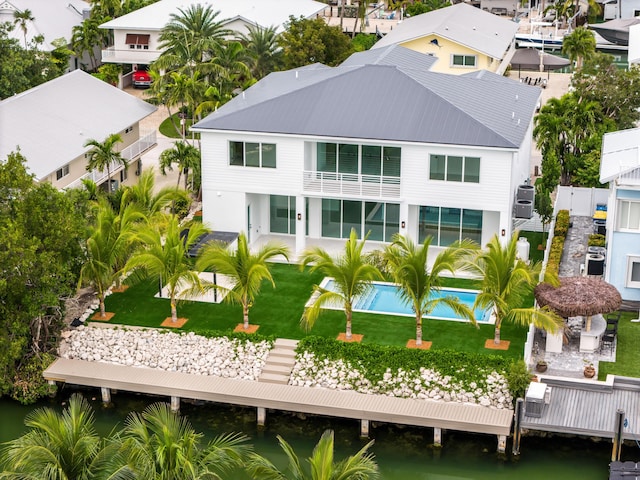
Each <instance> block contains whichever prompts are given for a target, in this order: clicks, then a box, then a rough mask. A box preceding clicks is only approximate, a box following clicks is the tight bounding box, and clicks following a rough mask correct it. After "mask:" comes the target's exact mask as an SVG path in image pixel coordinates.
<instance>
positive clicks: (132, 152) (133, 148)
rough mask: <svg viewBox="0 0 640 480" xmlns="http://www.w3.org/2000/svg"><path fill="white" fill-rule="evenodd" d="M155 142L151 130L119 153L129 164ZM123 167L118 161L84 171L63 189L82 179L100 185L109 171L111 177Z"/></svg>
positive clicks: (79, 183) (76, 183)
mask: <svg viewBox="0 0 640 480" xmlns="http://www.w3.org/2000/svg"><path fill="white" fill-rule="evenodd" d="M156 143H157V142H156V132H155V131H153V132H151V133H148V134H146V135H145V136H143V137H142V138H140V139H139V140H137V141H136V142H134V143H132V144H131V145H129V146H128V147H126V148H124V149H123V150H122V151H121V152H120V154H121V155H122V158H124V159H125V160H127V163H128V164H131V163H132V162H133V161H134V160H136V159H138V157H140V155H142V154H143V153H144V152H146V151H147V150H149V149H150V148H151V147H153V146H154V145H155V144H156ZM123 168H124V167H123V166H122V165H121V164H120V163H118V162H113V163H111V165H110V166H109V169H106V168H105V169H104V170H96V169H94V170H91V171H90V172H87V173H85V174H84V175H83V176H82V177H80V178H78V179H77V180H75V181H73V182H72V183H70V184H69V185H67V186H66V187H65V189H69V188H78V187H81V186H82V180H85V179H87V180H91V181H92V182H94V183H96V184H97V185H100V184H102V183H103V182H104V181H105V180H107V178H108V176H109V173H110V174H111V178H114V175H115V174H117V173H118V172H120V171H121V170H122V169H123Z"/></svg>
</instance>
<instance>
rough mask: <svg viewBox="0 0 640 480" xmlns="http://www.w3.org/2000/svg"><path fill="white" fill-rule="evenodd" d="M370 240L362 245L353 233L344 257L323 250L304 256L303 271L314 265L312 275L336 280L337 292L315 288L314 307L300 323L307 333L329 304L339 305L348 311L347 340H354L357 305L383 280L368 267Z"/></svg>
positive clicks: (379, 274) (314, 249)
mask: <svg viewBox="0 0 640 480" xmlns="http://www.w3.org/2000/svg"><path fill="white" fill-rule="evenodd" d="M365 241H366V238H365V239H364V240H363V241H362V242H358V235H357V234H356V231H355V230H354V229H352V230H351V234H350V235H349V239H348V240H347V242H346V243H345V246H344V254H343V255H341V256H338V257H332V256H331V255H330V254H329V253H327V252H326V251H325V250H323V249H322V248H320V247H315V248H311V249H309V250H307V251H305V252H303V254H302V260H301V263H300V268H301V269H304V268H305V267H306V266H307V265H309V264H311V271H312V272H314V271H316V270H320V271H321V272H322V273H324V274H325V275H326V276H329V277H333V279H334V281H335V288H336V291H332V290H327V289H326V288H322V287H320V286H319V285H314V292H315V293H317V297H316V298H315V300H314V302H313V304H312V305H311V306H309V307H307V308H305V311H304V313H303V314H302V319H301V321H300V323H301V325H302V326H303V328H305V329H311V328H312V327H313V325H314V323H315V322H316V320H317V319H318V316H319V315H320V313H321V311H322V308H323V307H324V306H326V305H328V304H335V303H339V304H342V306H343V308H344V314H345V316H346V320H347V325H346V338H347V340H351V320H352V318H353V302H354V301H355V300H356V298H357V297H359V296H362V295H364V294H365V293H366V292H367V291H368V290H369V289H370V288H371V282H372V281H374V280H382V274H381V273H380V271H379V270H378V269H377V268H376V267H375V266H373V265H371V264H369V263H367V261H366V259H365V256H364V255H363V254H362V249H363V248H364V244H365Z"/></svg>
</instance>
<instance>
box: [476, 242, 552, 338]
mask: <svg viewBox="0 0 640 480" xmlns="http://www.w3.org/2000/svg"><path fill="white" fill-rule="evenodd" d="M517 241H518V232H515V233H514V234H513V235H512V237H511V240H510V241H509V242H508V243H507V244H506V245H502V244H501V243H500V239H499V238H498V236H497V235H495V236H494V237H493V238H492V239H491V240H490V241H489V243H488V244H487V248H486V249H485V250H480V251H479V252H478V253H476V254H475V255H474V256H473V257H472V258H471V259H470V260H468V261H466V263H465V267H466V269H467V270H468V271H470V272H471V273H472V274H474V275H476V276H478V277H479V278H480V281H481V287H480V293H479V294H478V296H477V297H476V301H475V303H474V305H473V308H474V310H475V309H476V308H480V309H482V310H485V309H487V308H491V309H492V311H493V314H494V315H495V332H494V339H493V341H494V343H495V344H496V345H500V327H501V326H502V322H505V321H507V322H511V323H515V324H519V325H529V324H532V323H533V324H534V325H535V326H536V327H537V328H543V329H545V330H547V331H549V332H556V331H557V330H558V328H559V325H560V324H561V322H562V319H561V318H559V317H558V316H557V315H556V314H555V313H553V312H552V311H551V310H549V309H548V308H542V309H540V308H536V307H535V306H534V307H523V304H524V302H525V301H526V299H527V297H528V296H529V295H531V294H532V292H533V288H534V287H535V286H536V284H537V283H538V280H539V276H540V271H541V269H542V264H541V263H540V262H537V263H534V264H532V265H528V264H526V263H525V262H524V261H523V260H522V259H520V258H518V257H517V248H516V244H517ZM544 281H545V282H549V283H552V284H555V285H557V284H558V279H557V278H556V277H555V275H552V274H549V273H545V279H544Z"/></svg>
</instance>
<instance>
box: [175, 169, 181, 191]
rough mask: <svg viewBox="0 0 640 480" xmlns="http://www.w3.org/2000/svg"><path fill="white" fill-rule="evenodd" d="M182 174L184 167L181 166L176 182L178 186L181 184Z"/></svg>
mask: <svg viewBox="0 0 640 480" xmlns="http://www.w3.org/2000/svg"><path fill="white" fill-rule="evenodd" d="M181 176H182V169H181V168H180V169H179V170H178V183H176V187H179V186H180V177H181Z"/></svg>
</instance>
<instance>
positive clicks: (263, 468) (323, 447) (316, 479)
mask: <svg viewBox="0 0 640 480" xmlns="http://www.w3.org/2000/svg"><path fill="white" fill-rule="evenodd" d="M277 438H278V443H279V444H280V448H282V450H283V451H284V453H285V455H286V457H287V459H288V461H289V465H288V471H289V472H290V475H286V474H285V473H283V472H281V471H280V470H278V468H276V466H275V465H273V464H272V463H271V462H270V461H269V460H267V459H265V458H263V457H261V456H259V455H256V454H254V455H252V456H251V460H250V461H249V467H248V471H249V473H250V475H251V476H252V478H255V479H274V480H275V479H282V480H285V479H287V478H291V479H295V480H330V479H336V480H338V479H341V480H342V479H344V480H347V479H352V480H373V479H375V478H379V477H380V474H379V472H378V465H377V464H376V462H375V460H374V458H373V454H371V453H368V450H369V448H370V447H371V445H373V440H372V441H370V442H369V443H367V444H366V445H365V446H364V447H362V449H360V451H358V452H357V453H356V454H355V455H352V456H350V457H348V458H345V459H344V460H341V461H339V462H335V460H334V456H333V455H334V434H333V431H332V430H327V431H326V432H324V433H323V434H322V437H321V438H320V441H319V442H318V443H317V445H316V446H315V448H314V449H313V452H312V453H311V457H309V458H308V459H307V462H308V463H309V467H310V468H309V469H308V470H309V472H308V471H307V469H303V468H302V465H301V462H300V459H299V458H298V455H296V452H295V451H294V450H293V448H292V447H291V445H289V444H288V443H287V442H286V441H285V440H284V439H283V438H282V437H281V436H280V435H278V437H277Z"/></svg>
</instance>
